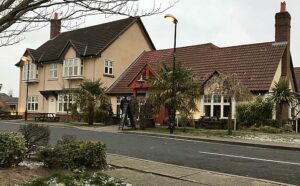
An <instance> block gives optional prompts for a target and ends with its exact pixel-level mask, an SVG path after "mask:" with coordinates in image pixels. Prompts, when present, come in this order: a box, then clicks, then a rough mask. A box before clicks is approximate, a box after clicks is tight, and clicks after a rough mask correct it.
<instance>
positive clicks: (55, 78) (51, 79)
mask: <svg viewBox="0 0 300 186" xmlns="http://www.w3.org/2000/svg"><path fill="white" fill-rule="evenodd" d="M57 80H58V78H57V77H53V78H51V77H49V78H48V81H57Z"/></svg>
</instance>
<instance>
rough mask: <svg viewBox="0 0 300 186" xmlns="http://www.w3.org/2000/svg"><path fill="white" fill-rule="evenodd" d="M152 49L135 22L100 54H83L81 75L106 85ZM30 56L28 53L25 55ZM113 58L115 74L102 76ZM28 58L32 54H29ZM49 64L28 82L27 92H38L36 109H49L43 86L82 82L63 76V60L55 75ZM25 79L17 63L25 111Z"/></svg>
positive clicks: (21, 105)
mask: <svg viewBox="0 0 300 186" xmlns="http://www.w3.org/2000/svg"><path fill="white" fill-rule="evenodd" d="M149 50H152V46H151V45H150V43H149V42H148V40H147V37H146V36H145V34H144V33H143V31H142V29H141V28H140V26H139V24H137V23H134V24H133V25H132V26H131V27H130V28H128V29H127V31H125V32H124V33H123V34H121V35H120V36H119V37H118V38H117V39H116V40H115V41H114V43H112V44H111V45H110V46H109V47H108V48H107V49H106V50H105V51H104V52H103V53H102V54H101V56H99V57H93V58H84V59H82V60H83V62H84V63H83V64H84V73H83V76H84V79H90V80H97V79H101V80H102V82H103V83H104V86H106V88H108V87H109V86H111V85H112V83H114V82H115V80H116V79H117V78H119V76H120V75H121V74H122V73H123V72H124V71H125V70H126V69H127V68H128V66H129V65H130V64H131V63H133V62H134V60H135V59H136V58H137V57H138V56H139V55H140V54H141V53H142V52H143V51H149ZM28 57H29V58H30V56H28ZM75 57H76V51H75V50H74V49H73V48H72V47H70V48H69V49H68V51H67V52H66V53H65V55H64V59H68V58H75ZM106 59H107V60H112V61H113V62H114V63H113V75H114V77H107V76H104V61H105V60H106ZM30 60H31V58H30ZM49 68H50V64H43V65H42V66H41V67H39V82H38V83H29V94H28V95H29V96H39V109H38V111H36V112H47V111H48V100H46V99H45V98H44V97H43V96H42V95H41V94H40V91H42V90H62V89H64V88H77V87H79V84H80V83H81V82H82V80H81V79H79V80H78V79H72V80H66V79H64V78H63V64H62V63H59V64H58V69H57V73H58V78H51V79H50V78H48V74H49ZM25 95H26V83H25V82H23V81H22V67H20V92H19V97H20V99H19V108H18V109H19V112H24V111H25V99H26V98H25ZM111 102H112V103H113V109H114V113H116V102H117V98H116V97H112V98H111Z"/></svg>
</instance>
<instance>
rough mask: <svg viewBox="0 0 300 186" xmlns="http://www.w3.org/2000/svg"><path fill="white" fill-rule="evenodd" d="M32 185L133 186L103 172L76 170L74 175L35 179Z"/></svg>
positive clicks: (57, 175)
mask: <svg viewBox="0 0 300 186" xmlns="http://www.w3.org/2000/svg"><path fill="white" fill-rule="evenodd" d="M30 185H34V186H36V185H47V186H65V185H74V186H98V185H103V186H132V185H131V184H129V183H125V182H122V181H121V180H118V179H116V178H113V177H110V176H107V175H105V174H103V173H101V172H95V173H89V172H84V171H79V170H76V171H75V172H74V175H72V176H65V175H60V174H56V175H53V176H51V177H48V178H45V179H42V180H39V179H38V180H35V181H33V182H32V183H31V184H29V185H28V186H30Z"/></svg>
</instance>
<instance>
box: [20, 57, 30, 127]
mask: <svg viewBox="0 0 300 186" xmlns="http://www.w3.org/2000/svg"><path fill="white" fill-rule="evenodd" d="M21 61H23V63H24V64H27V79H26V80H27V84H26V103H25V121H27V116H28V110H27V107H28V83H29V61H30V59H29V58H28V57H26V56H23V57H22V58H21ZM23 70H24V69H23Z"/></svg>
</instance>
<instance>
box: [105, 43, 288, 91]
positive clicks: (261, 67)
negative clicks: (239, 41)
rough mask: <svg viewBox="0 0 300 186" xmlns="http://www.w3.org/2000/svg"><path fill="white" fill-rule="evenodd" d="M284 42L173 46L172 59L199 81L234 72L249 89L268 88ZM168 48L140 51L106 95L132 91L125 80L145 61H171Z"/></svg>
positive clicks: (154, 62) (136, 71)
mask: <svg viewBox="0 0 300 186" xmlns="http://www.w3.org/2000/svg"><path fill="white" fill-rule="evenodd" d="M286 46H287V43H286V42H281V43H276V42H268V43H258V44H250V45H241V46H232V47H223V48H221V47H217V46H215V45H213V44H211V43H208V44H203V45H195V46H187V47H181V48H177V51H176V61H178V62H182V63H184V64H185V65H186V66H187V67H188V68H190V69H191V71H192V72H193V73H194V74H195V75H196V77H197V78H198V80H199V83H200V84H201V83H203V81H205V80H206V78H207V76H208V75H210V74H211V73H213V72H214V71H219V72H223V73H236V74H237V75H238V77H239V79H240V80H241V81H242V83H243V84H244V85H245V86H246V87H247V88H248V89H249V90H250V91H268V90H269V88H270V86H271V83H272V80H273V77H274V75H275V72H276V70H277V67H278V65H279V62H280V60H281V58H282V55H283V53H284V51H285V49H286ZM172 52H173V50H172V49H165V50H157V51H149V52H144V53H143V54H142V55H141V56H140V57H139V58H138V59H137V60H136V61H135V62H134V63H133V64H132V65H131V66H130V67H129V69H127V70H126V71H125V72H124V74H123V75H122V76H120V79H119V80H117V82H116V83H115V84H113V85H112V86H111V87H110V88H109V89H108V91H107V93H109V94H124V93H127V94H128V93H132V90H130V89H129V88H128V84H129V82H130V81H131V80H132V79H133V78H134V77H135V76H136V74H138V73H139V71H140V70H141V69H142V68H143V67H144V65H145V64H146V63H147V64H149V65H150V67H151V68H152V69H153V70H155V71H156V70H157V67H158V64H159V63H160V62H165V63H166V64H170V65H171V62H172V55H173V53H172Z"/></svg>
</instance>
